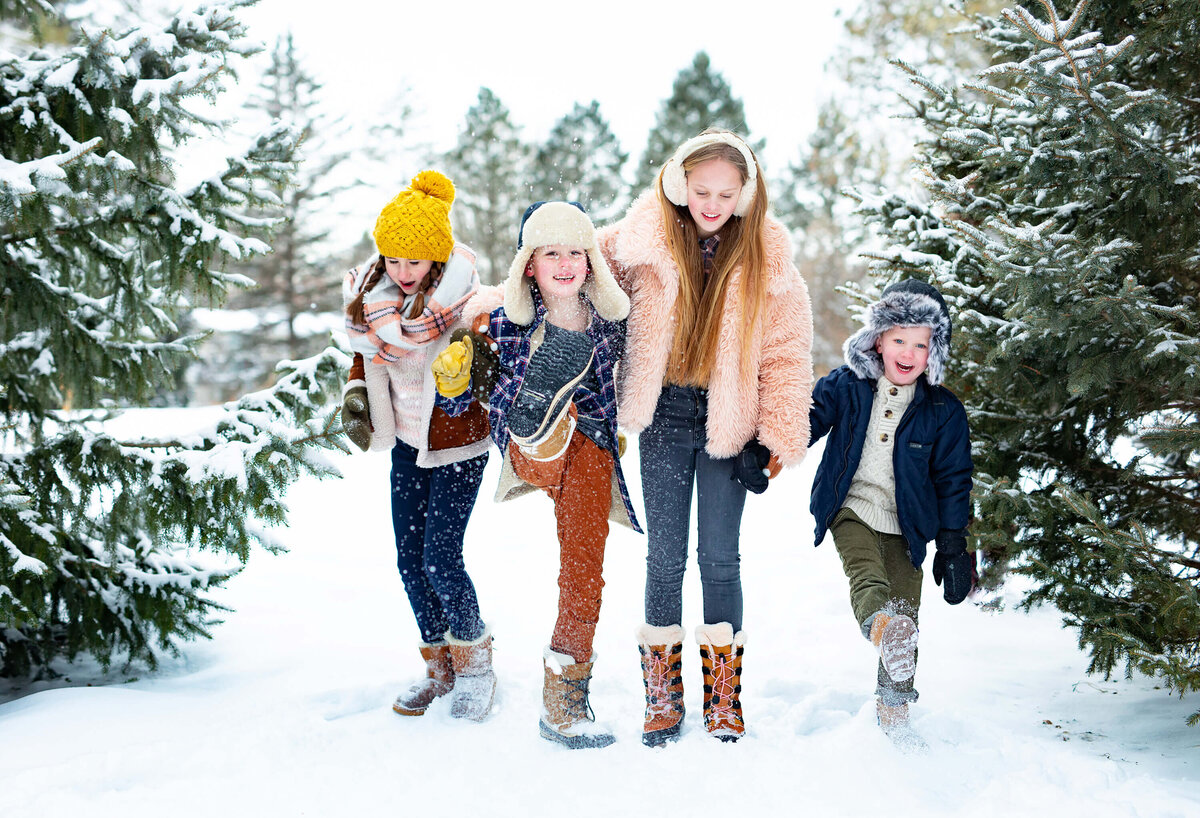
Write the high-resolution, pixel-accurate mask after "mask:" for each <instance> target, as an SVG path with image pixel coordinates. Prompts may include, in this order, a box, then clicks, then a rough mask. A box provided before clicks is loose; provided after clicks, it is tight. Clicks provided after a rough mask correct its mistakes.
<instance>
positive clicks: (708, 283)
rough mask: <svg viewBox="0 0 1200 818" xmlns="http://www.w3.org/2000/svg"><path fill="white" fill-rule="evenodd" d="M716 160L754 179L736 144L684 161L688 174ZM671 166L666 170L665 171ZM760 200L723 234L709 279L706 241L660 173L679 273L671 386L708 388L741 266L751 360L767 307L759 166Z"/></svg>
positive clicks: (759, 186)
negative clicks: (702, 246)
mask: <svg viewBox="0 0 1200 818" xmlns="http://www.w3.org/2000/svg"><path fill="white" fill-rule="evenodd" d="M710 159H724V160H725V161H727V162H729V163H730V164H731V165H733V166H734V167H735V168H737V169H738V172H739V173H740V174H741V177H742V184H743V185H744V184H745V183H746V180H747V179H749V178H750V169H749V167H748V166H747V164H746V158H745V157H744V156H743V155H742V152H741V151H739V150H738V149H737V148H735V147H734V146H733V145H729V144H727V143H723V142H720V143H716V144H711V145H705V146H703V147H701V148H698V149H697V150H696V151H695V152H693V153H692V154H690V155H688V156H687V157H685V158H684V160H683V170H684V173H685V174H686V173H688V172H689V171H691V170H692V168H694V167H696V166H697V165H699V164H700V163H702V162H707V161H709V160H710ZM664 167H665V166H664ZM755 170H756V173H755V178H756V183H755V191H754V201H753V202H752V203H751V205H750V210H749V211H748V212H747V213H746V215H745V216H741V217H739V216H730V217H729V221H727V222H725V224H723V225H722V226H721V229H720V230H719V231H718V233H719V235H720V236H721V239H720V242H719V243H718V245H717V255H716V257H715V258H714V259H713V264H712V272H710V273H709V274H708V275H707V276H705V274H704V262H703V258H702V256H701V253H700V237H699V233H698V232H697V229H696V222H695V220H694V219H692V215H691V213H689V212H688V209H687V205H678V206H677V205H674V204H672V203H671V202H670V201H669V200H668V199H667V196H666V194H665V193H664V192H663V186H662V171H659V174H658V184H657V185H656V186H655V188H656V190H657V192H658V202H659V206H660V207H661V208H662V219H663V226H664V228H665V230H666V235H667V249H669V250H670V251H671V256H672V257H673V258H674V259H675V264H676V266H677V267H678V268H679V295H678V297H677V298H676V299H675V317H676V324H675V338H674V340H673V341H672V344H671V357H670V358H668V360H667V381H668V382H670V383H674V384H678V385H680V386H700V387H706V386H708V380H709V377H710V375H711V374H712V367H713V362H714V361H715V360H716V354H717V345H718V343H719V341H720V334H721V319H722V317H723V315H724V313H725V308H726V307H725V299H726V295H727V290H728V289H729V280H730V279H731V278H732V277H733V271H734V269H736V268H737V267H738V266H739V265H740V266H741V268H742V275H741V283H740V295H741V303H742V308H741V315H740V316H739V321H740V322H741V324H742V359H743V360H746V359H747V358H748V357H749V353H750V348H751V345H752V342H753V340H754V338H755V335H756V332H755V331H756V329H757V326H758V323H759V321H761V320H762V313H763V311H764V308H765V302H766V294H767V285H766V281H765V277H766V256H767V253H766V248H765V246H764V242H763V225H764V224H765V223H766V217H767V187H766V184H765V183H764V182H763V173H762V168H761V167H758V163H757V160H756V161H755Z"/></svg>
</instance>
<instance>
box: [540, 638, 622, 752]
mask: <svg viewBox="0 0 1200 818" xmlns="http://www.w3.org/2000/svg"><path fill="white" fill-rule="evenodd" d="M595 658H596V655H595V654H592V661H595ZM543 659H544V663H545V673H546V676H545V684H544V685H543V686H542V718H541V720H540V721H539V722H538V731H539V732H540V733H541V736H542V738H544V739H546V740H547V741H553V742H556V743H558V744H561V745H563V746H564V747H569V748H571V749H572V750H581V749H587V748H592V747H607V746H608V745H610V744H612V743H613V742H614V741H616V737H614V736H613V734H612V733H611V732H609V731H608V730H607V729H605V728H603V727H601V726H600V725H597V724H596V716H595V714H594V713H593V712H592V706H591V704H590V703H589V702H588V685H589V684H590V683H591V681H592V662H576V661H575V660H574V659H573V658H572V657H570V656H566V655H564V654H561V653H556V652H555V651H553V650H551V649H550V648H546V651H545V654H544V657H543Z"/></svg>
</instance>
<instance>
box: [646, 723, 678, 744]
mask: <svg viewBox="0 0 1200 818" xmlns="http://www.w3.org/2000/svg"><path fill="white" fill-rule="evenodd" d="M682 727H683V724H682V722H681V723H680V724H676V725H673V726H671V727H664V728H663V729H662V730H651V731H650V732H649V733H642V744H645V745H646V746H647V747H661V746H662V745H664V744H666V743H667V742H668V741H676V740H678V739H679V734H680V732H681V728H682Z"/></svg>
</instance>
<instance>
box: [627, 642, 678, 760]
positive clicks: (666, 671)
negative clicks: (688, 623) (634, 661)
mask: <svg viewBox="0 0 1200 818" xmlns="http://www.w3.org/2000/svg"><path fill="white" fill-rule="evenodd" d="M683 636H684V632H683V628H681V627H680V626H679V625H668V626H666V627H656V626H654V625H642V626H641V627H640V628H638V629H637V638H638V652H639V653H641V655H642V682H643V683H644V684H645V686H646V723H645V725H644V726H643V727H642V744H645V745H646V746H647V747H657V746H659V745H660V744H665V743H666V742H668V741H672V740H674V739H677V738H679V731H680V729H681V728H682V727H683V714H684V708H683Z"/></svg>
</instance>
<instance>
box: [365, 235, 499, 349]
mask: <svg viewBox="0 0 1200 818" xmlns="http://www.w3.org/2000/svg"><path fill="white" fill-rule="evenodd" d="M373 267H374V263H370V264H364V265H362V266H361V267H356V268H354V269H353V270H351V271H350V272H348V273H347V274H346V286H345V288H344V291H345V293H346V294H347V295H348V300H350V299H353V297H354V296H355V295H357V294H358V292H359V290H361V289H362V287H363V286H364V285H365V284H366V281H367V279H368V278H369V277H370V274H371V270H372V268H373ZM478 289H479V274H478V273H477V272H476V270H475V254H474V253H473V252H471V250H470V249H469V248H467V247H464V246H463V245H455V247H454V252H453V253H452V254H451V256H450V260H449V261H448V262H446V267H445V269H444V270H443V271H442V278H441V281H440V282H439V283H438V284H437V285H436V286H435V287H434V291H433V293H431V296H434V297H431V298H430V300H429V302H428V303H427V304H426V305H425V309H424V310H422V312H421V315H420V316H418V317H416V318H406V317H404V316H405V313H406V312H407V311H408V309H409V308H410V307H411V305H412V301H413V299H414V298H415V297H416V295H415V294H414V295H411V296H408V297H407V298H406V297H405V296H404V293H402V292H401V291H400V287H399V286H398V285H397V284H396V282H394V281H392V279H391V278H389V277H388V276H387V275H386V274H385V275H384V276H383V277H381V278H380V279H379V283H378V284H376V285H375V286H374V287H373V288H372V289H371V290H370V291H369V292H367V293H366V295H364V296H363V318H364V319H365V323H364V324H356V323H354V322H353V321H352V320H351V319H350V316H348V315H347V316H346V332H347V334H348V335H349V336H350V347H351V348H352V349H353V350H354V351H355V352H361V353H363V354H364V355H371V356H373V357H372V359H371V360H372V361H373V362H374V363H377V364H391V363H396V362H397V361H399V360H400V358H401V357H402V356H404V355H406V354H408V353H410V352H412V351H413V350H416V349H423V348H424V347H426V346H428V345H429V344H431V343H433V342H434V341H435V340H437V339H438V337H439V336H441V334H442V333H443V332H444V331H445V330H446V329H447V328H449V327H450V326H451V325H452V324H453V323H454V322H455V321H457V320H458V318H459V317H460V316H461V315H462V311H463V308H464V307H465V306H466V305H467V301H469V300H470V298H471V296H472V295H474V294H475V291H476V290H478ZM443 301H444V302H446V303H442V302H443Z"/></svg>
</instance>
